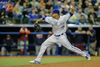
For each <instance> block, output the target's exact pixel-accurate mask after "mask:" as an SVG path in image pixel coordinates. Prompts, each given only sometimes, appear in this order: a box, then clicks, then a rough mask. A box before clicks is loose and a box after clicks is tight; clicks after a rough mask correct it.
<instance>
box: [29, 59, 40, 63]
mask: <svg viewBox="0 0 100 67" xmlns="http://www.w3.org/2000/svg"><path fill="white" fill-rule="evenodd" d="M30 63H32V64H40V62H39V61H36V60H33V61H30Z"/></svg>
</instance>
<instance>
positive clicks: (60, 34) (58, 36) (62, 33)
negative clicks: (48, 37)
mask: <svg viewBox="0 0 100 67" xmlns="http://www.w3.org/2000/svg"><path fill="white" fill-rule="evenodd" d="M61 35H63V33H62V34H60V35H55V36H56V37H59V36H61Z"/></svg>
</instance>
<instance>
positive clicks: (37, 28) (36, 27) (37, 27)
mask: <svg viewBox="0 0 100 67" xmlns="http://www.w3.org/2000/svg"><path fill="white" fill-rule="evenodd" d="M41 29H42V28H41V26H40V25H39V24H38V23H35V24H34V30H35V31H40V30H41Z"/></svg>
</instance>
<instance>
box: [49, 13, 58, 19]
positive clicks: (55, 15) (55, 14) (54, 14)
mask: <svg viewBox="0 0 100 67" xmlns="http://www.w3.org/2000/svg"><path fill="white" fill-rule="evenodd" d="M51 15H52V17H53V18H55V17H57V16H59V15H58V14H57V13H52V14H51Z"/></svg>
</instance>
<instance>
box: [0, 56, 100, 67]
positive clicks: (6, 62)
mask: <svg viewBox="0 0 100 67" xmlns="http://www.w3.org/2000/svg"><path fill="white" fill-rule="evenodd" d="M35 58H36V57H16V58H15V57H7V58H0V67H1V66H18V65H31V64H30V63H29V61H31V60H34V59H35ZM91 58H92V60H100V57H91ZM85 60H86V58H84V57H67V56H66V57H61V56H55V57H43V58H42V60H41V64H44V63H57V62H68V61H85Z"/></svg>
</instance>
